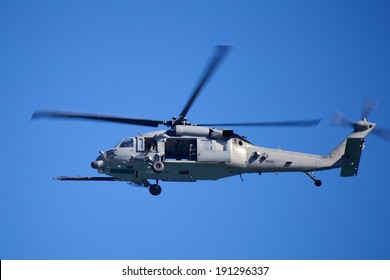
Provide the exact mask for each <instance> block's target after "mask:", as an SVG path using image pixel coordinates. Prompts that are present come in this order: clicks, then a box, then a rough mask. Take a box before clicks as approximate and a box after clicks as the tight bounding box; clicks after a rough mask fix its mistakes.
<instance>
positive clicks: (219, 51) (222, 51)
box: [179, 45, 231, 119]
mask: <svg viewBox="0 0 390 280" xmlns="http://www.w3.org/2000/svg"><path fill="white" fill-rule="evenodd" d="M230 49H231V46H225V45H224V46H216V53H215V54H214V56H213V57H212V58H211V60H210V62H209V65H208V66H207V68H206V71H205V72H204V74H203V76H202V78H201V79H200V81H199V83H198V85H197V86H196V87H195V89H194V91H193V93H192V94H191V96H190V98H189V99H188V101H187V103H186V105H185V106H184V109H183V111H182V112H181V113H180V115H179V118H181V119H183V118H185V116H186V115H187V113H188V111H189V110H190V108H191V106H192V104H193V103H194V101H195V99H196V98H197V97H198V95H199V93H200V91H201V90H202V89H203V87H204V86H205V84H206V83H207V81H208V80H209V79H210V77H211V75H212V74H213V73H214V72H215V70H216V69H217V66H218V65H219V64H220V63H221V61H222V59H223V58H224V57H225V56H226V54H227V53H228V51H229V50H230Z"/></svg>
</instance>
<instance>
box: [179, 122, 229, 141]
mask: <svg viewBox="0 0 390 280" xmlns="http://www.w3.org/2000/svg"><path fill="white" fill-rule="evenodd" d="M174 132H175V135H177V136H198V137H210V138H223V137H229V136H231V135H232V134H233V130H225V129H215V128H208V127H204V126H189V125H176V126H175V128H174Z"/></svg>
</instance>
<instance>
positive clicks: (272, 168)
mask: <svg viewBox="0 0 390 280" xmlns="http://www.w3.org/2000/svg"><path fill="white" fill-rule="evenodd" d="M230 49H231V46H228V45H218V46H216V48H215V53H214V55H213V56H212V57H211V59H210V61H209V63H208V65H207V67H206V68H205V72H204V73H203V75H202V76H201V79H200V80H199V82H198V84H197V85H196V87H195V88H194V91H193V92H192V94H191V95H190V98H189V99H188V101H187V103H186V104H185V106H184V108H183V110H182V111H181V112H180V114H179V115H178V116H177V117H173V118H172V119H171V120H168V121H165V120H152V119H140V118H130V117H122V116H113V115H103V114H90V113H79V112H69V111H54V110H39V111H35V112H34V113H33V115H32V119H33V120H35V119H40V118H66V119H81V120H94V121H103V122H114V123H122V124H130V125H140V126H147V127H158V126H160V125H165V126H166V127H168V129H163V130H158V131H152V132H148V133H144V134H139V135H137V136H133V137H125V138H123V139H122V140H121V141H120V142H119V144H117V145H116V146H115V147H113V148H112V149H109V150H107V151H100V152H99V153H100V155H99V156H98V157H97V158H96V159H95V160H93V161H92V162H91V167H92V168H93V169H96V170H97V172H98V173H99V174H105V175H108V176H98V177H83V176H60V177H57V178H54V179H56V180H60V181H125V182H128V183H130V184H133V185H135V186H142V187H146V188H148V189H149V192H150V194H152V195H154V196H157V195H159V194H160V193H161V191H162V188H161V186H160V185H159V181H166V182H195V181H198V180H218V179H221V178H226V177H231V176H242V174H244V173H258V174H262V173H266V172H274V173H279V172H302V173H304V174H306V175H307V176H308V177H309V178H310V179H311V180H312V181H313V182H314V184H315V186H317V187H319V186H321V185H322V182H321V180H319V179H317V178H316V177H315V176H314V174H313V172H314V171H322V170H328V169H334V168H340V169H341V172H340V176H343V177H349V176H356V175H357V173H358V168H359V162H360V157H361V153H362V149H363V148H364V143H365V137H366V136H367V135H368V134H369V133H370V132H375V133H376V134H377V135H379V136H382V137H383V138H389V133H388V131H385V130H383V129H382V130H379V129H376V130H374V128H375V127H376V124H375V123H373V122H368V121H367V117H368V115H369V113H370V112H371V111H372V109H373V107H374V104H373V103H372V102H366V105H365V106H364V109H363V114H362V118H361V120H359V121H357V122H352V121H350V120H348V119H347V118H345V117H344V116H343V115H341V114H338V115H336V117H335V118H334V123H335V124H339V125H344V126H352V127H353V132H352V133H351V134H350V135H349V136H348V137H346V138H345V139H344V140H343V141H342V142H341V143H340V144H339V145H338V146H336V147H335V148H334V149H333V150H332V151H330V152H329V154H327V155H315V154H307V153H301V152H293V151H286V150H282V149H271V148H265V147H261V146H257V145H254V144H252V143H251V142H250V141H249V140H247V138H246V137H243V136H240V135H238V134H236V133H235V132H234V131H233V130H232V129H224V128H218V127H237V126H252V127H261V126H262V127H269V126H277V127H284V126H302V127H307V126H314V125H317V124H318V123H319V122H320V121H321V119H311V120H297V121H291V120H288V121H278V122H244V123H219V124H218V123H214V124H213V123H205V124H193V123H190V122H189V121H188V119H187V113H188V112H189V110H190V108H191V107H192V105H193V104H194V102H195V100H196V99H197V97H198V96H199V94H200V92H201V91H202V90H203V88H204V86H205V84H206V83H207V82H208V81H209V79H210V77H211V76H212V75H213V74H214V72H215V71H216V69H217V67H218V66H219V65H220V64H221V62H222V61H223V59H224V58H225V57H226V55H227V54H228V52H229V51H230ZM241 179H242V178H241ZM150 180H153V181H155V183H154V182H153V183H151V182H150Z"/></svg>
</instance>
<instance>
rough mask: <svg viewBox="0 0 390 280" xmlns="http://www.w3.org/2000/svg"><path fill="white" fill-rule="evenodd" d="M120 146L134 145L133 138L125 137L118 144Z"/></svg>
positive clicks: (128, 146)
mask: <svg viewBox="0 0 390 280" xmlns="http://www.w3.org/2000/svg"><path fill="white" fill-rule="evenodd" d="M119 147H121V148H132V147H134V142H133V138H125V139H124V140H123V141H122V143H121V144H120V145H119Z"/></svg>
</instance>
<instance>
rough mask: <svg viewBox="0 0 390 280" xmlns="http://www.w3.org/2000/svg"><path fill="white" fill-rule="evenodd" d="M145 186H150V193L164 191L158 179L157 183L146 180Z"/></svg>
mask: <svg viewBox="0 0 390 280" xmlns="http://www.w3.org/2000/svg"><path fill="white" fill-rule="evenodd" d="M145 187H147V188H149V192H150V194H151V195H154V196H157V195H159V194H160V193H161V191H162V189H161V187H160V185H159V184H158V180H156V184H151V183H149V182H148V181H146V182H145Z"/></svg>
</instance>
